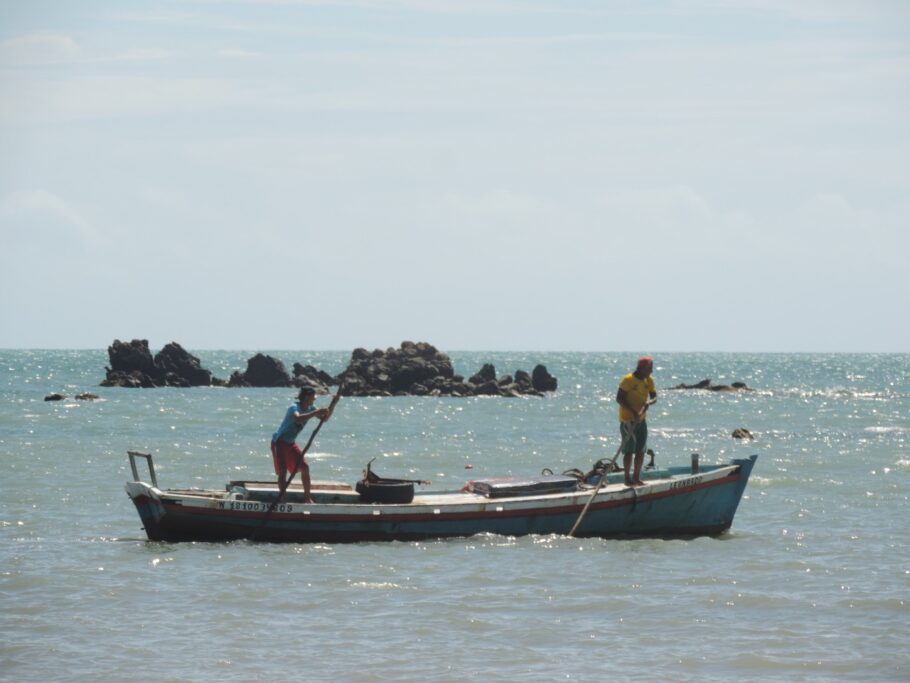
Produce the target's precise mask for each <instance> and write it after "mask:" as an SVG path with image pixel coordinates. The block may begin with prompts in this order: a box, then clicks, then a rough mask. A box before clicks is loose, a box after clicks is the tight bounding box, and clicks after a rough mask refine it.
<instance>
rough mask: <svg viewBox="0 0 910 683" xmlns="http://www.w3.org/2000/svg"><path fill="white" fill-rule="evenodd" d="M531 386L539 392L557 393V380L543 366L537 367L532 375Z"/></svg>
mask: <svg viewBox="0 0 910 683" xmlns="http://www.w3.org/2000/svg"><path fill="white" fill-rule="evenodd" d="M531 384H532V385H533V387H534V389H536V390H537V391H556V378H555V377H553V375H551V374H550V373H549V372H547V368H546V367H545V366H543V365H537V366H535V368H534V370H533V372H532V373H531Z"/></svg>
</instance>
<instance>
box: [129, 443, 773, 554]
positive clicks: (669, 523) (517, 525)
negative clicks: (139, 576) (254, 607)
mask: <svg viewBox="0 0 910 683" xmlns="http://www.w3.org/2000/svg"><path fill="white" fill-rule="evenodd" d="M756 458H757V456H754V455H753V456H751V457H750V458H746V459H737V460H732V461H731V462H730V463H728V464H727V465H721V466H716V467H711V468H705V469H703V470H702V471H699V472H697V473H692V472H691V471H688V470H685V469H683V468H674V469H671V470H667V471H666V472H667V476H663V477H658V478H655V479H653V480H646V485H645V486H643V487H639V488H634V489H633V488H629V487H625V486H623V485H622V484H614V483H610V484H608V485H605V486H604V487H603V488H602V489H601V490H600V491H599V492H598V494H597V496H596V498H595V500H594V501H593V503H592V504H591V506H590V508H589V510H588V512H587V514H586V516H585V518H584V520H583V521H582V523H581V525H580V526H579V528H578V529H577V531H576V533H575V535H576V536H587V537H591V536H596V537H604V538H637V537H661V538H673V537H694V536H703V535H718V534H721V533H723V532H725V531H726V530H728V529H729V528H730V526H731V525H732V523H733V517H734V515H735V513H736V509H737V507H738V506H739V502H740V500H741V498H742V495H743V491H744V489H745V486H746V483H747V482H748V479H749V475H750V473H751V471H752V468H753V466H754V464H755V460H756ZM126 490H127V494H128V495H129V496H130V498H131V499H132V500H133V503H134V504H135V505H136V509H137V510H138V512H139V516H140V518H141V520H142V523H143V525H144V527H145V531H146V534H147V535H148V537H149V539H151V540H156V541H159V540H160V541H229V540H236V539H255V540H257V541H276V542H294V543H317V542H319V543H342V542H359V541H410V540H421V539H429V538H448V537H459V536H472V535H474V534H481V533H490V534H500V535H504V536H523V535H527V534H567V533H568V532H569V530H570V529H571V528H572V526H573V525H574V524H575V521H576V520H577V519H578V516H579V513H580V512H581V510H582V508H583V507H584V505H585V503H587V502H588V499H589V498H590V496H591V490H585V489H581V490H577V491H572V492H568V493H556V494H546V495H523V496H517V497H514V498H495V499H491V498H486V497H484V496H482V495H479V494H476V493H469V492H454V491H453V492H447V493H445V492H444V493H436V494H433V493H418V494H417V495H415V496H414V500H413V502H411V503H407V504H383V503H373V504H365V503H360V502H353V501H352V500H350V497H348V499H346V496H344V495H340V494H338V493H337V492H335V493H334V494H331V495H330V494H328V493H327V494H325V496H323V500H331V501H335V502H322V500H321V499H320V493H319V490H318V488H314V496H315V497H316V500H317V502H316V503H314V504H303V503H297V502H288V503H282V504H279V505H277V506H276V507H275V509H274V510H273V511H272V512H271V513H269V508H270V507H271V501H272V500H274V496H272V497H271V498H270V499H269V498H267V497H264V498H263V499H261V500H248V499H236V498H234V497H232V495H231V493H230V492H221V493H220V494H219V493H218V492H212V491H205V492H199V493H198V494H195V493H192V492H185V491H182V492H173V491H162V490H160V489H157V488H156V487H154V486H152V485H150V484H147V483H145V482H140V481H133V482H127V484H126Z"/></svg>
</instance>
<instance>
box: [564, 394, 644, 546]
mask: <svg viewBox="0 0 910 683" xmlns="http://www.w3.org/2000/svg"><path fill="white" fill-rule="evenodd" d="M652 403H654V401H648V402H647V403H645V412H648V408H650V407H651V404H652ZM642 419H644V414H642ZM640 421H641V420H639V421H637V422H633V423H632V428H631V429H629V431H628V433H627V434H626V435H625V436H624V437H623V439H622V443H620V444H619V448H617V449H616V455H614V456H613V459H612V460H611V461H610V464H609V465H608V466H607V467H606V468H605V469H604V473H603V475H601V477H600V481H598V482H597V486H595V487H594V490H593V491H592V492H591V497H590V498H588V502H587V503H585V506H584V507H583V508H582V509H581V514H579V515H578V519H576V520H575V524H574V525H573V526H572V529H571V530H570V531H569V536H574V535H575V532H576V531H577V530H578V527H579V526H580V525H581V521H582V520H583V519H584V518H585V515H586V514H588V508H589V507H591V503H593V502H594V497H595V496H596V495H597V493H598V491H600V487H601V486H603V485H604V482H606V481H607V473H608V472H610V471H612V469H613V465H614V463H616V458H618V457H619V454H620V453H622V449H623V448H624V447H625V445H626V443H627V442H628V441H629V439H630V438H632V435H633V434H634V433H635V425H636V424H638V422H640Z"/></svg>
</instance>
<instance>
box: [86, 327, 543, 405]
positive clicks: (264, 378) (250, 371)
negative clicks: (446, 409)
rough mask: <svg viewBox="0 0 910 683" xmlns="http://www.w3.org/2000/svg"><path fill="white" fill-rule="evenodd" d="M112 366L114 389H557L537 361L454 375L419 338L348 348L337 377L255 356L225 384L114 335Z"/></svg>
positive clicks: (425, 392) (183, 355)
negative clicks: (501, 371) (509, 369)
mask: <svg viewBox="0 0 910 683" xmlns="http://www.w3.org/2000/svg"><path fill="white" fill-rule="evenodd" d="M107 352H108V357H109V358H110V362H111V367H109V368H106V370H107V377H106V379H105V380H104V381H103V382H102V383H101V385H102V386H120V387H162V386H170V387H193V386H210V385H217V386H228V387H291V386H295V387H301V386H311V387H313V388H314V389H316V391H317V392H318V393H327V392H329V391H331V387H332V386H333V385H337V384H339V383H340V382H341V381H344V390H343V392H344V394H345V395H346V396H406V395H414V396H522V395H532V396H540V395H542V394H543V393H544V392H549V391H556V386H557V382H556V378H555V377H553V376H552V375H551V374H550V373H549V372H548V371H547V368H546V367H545V366H543V365H537V366H536V367H535V368H534V369H533V371H532V372H531V373H530V374H529V373H528V372H526V371H525V370H516V371H515V374H514V375H509V374H506V375H503V376H501V377H497V376H496V368H494V367H493V365H492V364H490V363H486V364H484V365H483V367H481V368H480V370H479V371H478V372H477V373H476V374H474V375H472V376H471V378H470V379H468V380H465V378H464V377H462V376H461V375H456V374H455V371H454V370H453V368H452V361H451V360H450V359H449V357H448V356H447V355H446V354H444V353H442V352H441V351H439V350H438V349H437V348H436V347H435V346H433V345H432V344H428V343H426V342H418V343H416V344H415V343H414V342H410V341H405V342H402V343H401V346H400V347H399V348H397V349H396V348H393V347H390V348H388V349H386V350H385V351H382V350H381V349H376V350H374V351H367V350H366V349H363V348H358V349H354V351H353V353H352V354H351V360H350V362H349V363H348V366H347V368H346V369H345V370H344V372H342V373H341V374H339V375H338V376H337V377H332V376H331V375H329V374H328V373H326V372H324V371H322V370H319V369H317V368H315V367H313V366H312V365H301V364H300V363H294V366H293V375H292V374H290V373H288V371H287V368H286V367H285V365H284V363H282V362H281V361H280V360H279V359H277V358H273V357H272V356H268V355H265V354H262V353H257V354H256V355H255V356H253V357H252V358H250V359H249V360H247V367H246V370H244V371H243V372H241V371H240V370H235V371H234V372H233V373H231V376H230V379H229V380H228V381H227V382H225V381H223V380H220V379H218V378H216V377H213V376H212V373H211V372H209V371H208V370H206V369H204V368H203V367H202V366H201V364H200V362H199V359H198V358H196V357H195V356H193V355H192V354H190V353H188V352H187V351H185V350H184V349H183V347H181V346H180V345H179V344H177V343H176V342H171V343H170V344H168V345H167V346H165V347H164V348H163V349H162V350H161V351H160V352H158V354H156V355H155V356H154V357H152V354H151V351H150V350H149V346H148V341H147V340H145V339H134V340H132V341H131V342H128V343H127V342H121V341H120V340H119V339H115V340H114V343H113V344H111V346H109V347H108V349H107Z"/></svg>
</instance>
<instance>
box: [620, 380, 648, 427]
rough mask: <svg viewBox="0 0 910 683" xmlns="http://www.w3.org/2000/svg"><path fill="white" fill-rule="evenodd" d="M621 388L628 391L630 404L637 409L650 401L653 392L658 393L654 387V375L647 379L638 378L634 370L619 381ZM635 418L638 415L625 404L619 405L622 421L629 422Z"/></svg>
mask: <svg viewBox="0 0 910 683" xmlns="http://www.w3.org/2000/svg"><path fill="white" fill-rule="evenodd" d="M619 388H620V389H622V390H623V391H625V392H626V396H627V397H628V399H629V404H630V405H631V406H632V407H633V408H635V410H641V408H642V406H644V404H645V403H647V402H648V397H649V396H650V395H651V394H653V393H657V392H656V389H655V388H654V379H653V378H652V377H650V376H649V377H647V378H645V379H638V377H636V376H635V373H634V372H630V373H629V374H628V375H626V376H625V377H623V378H622V381H621V382H620V383H619ZM635 418H636V416H635V415H634V414H633V413H630V412H629V411H628V410H627V409H626V407H625V406H624V405H620V406H619V421H620V422H628V421H629V420H634V419H635Z"/></svg>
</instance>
